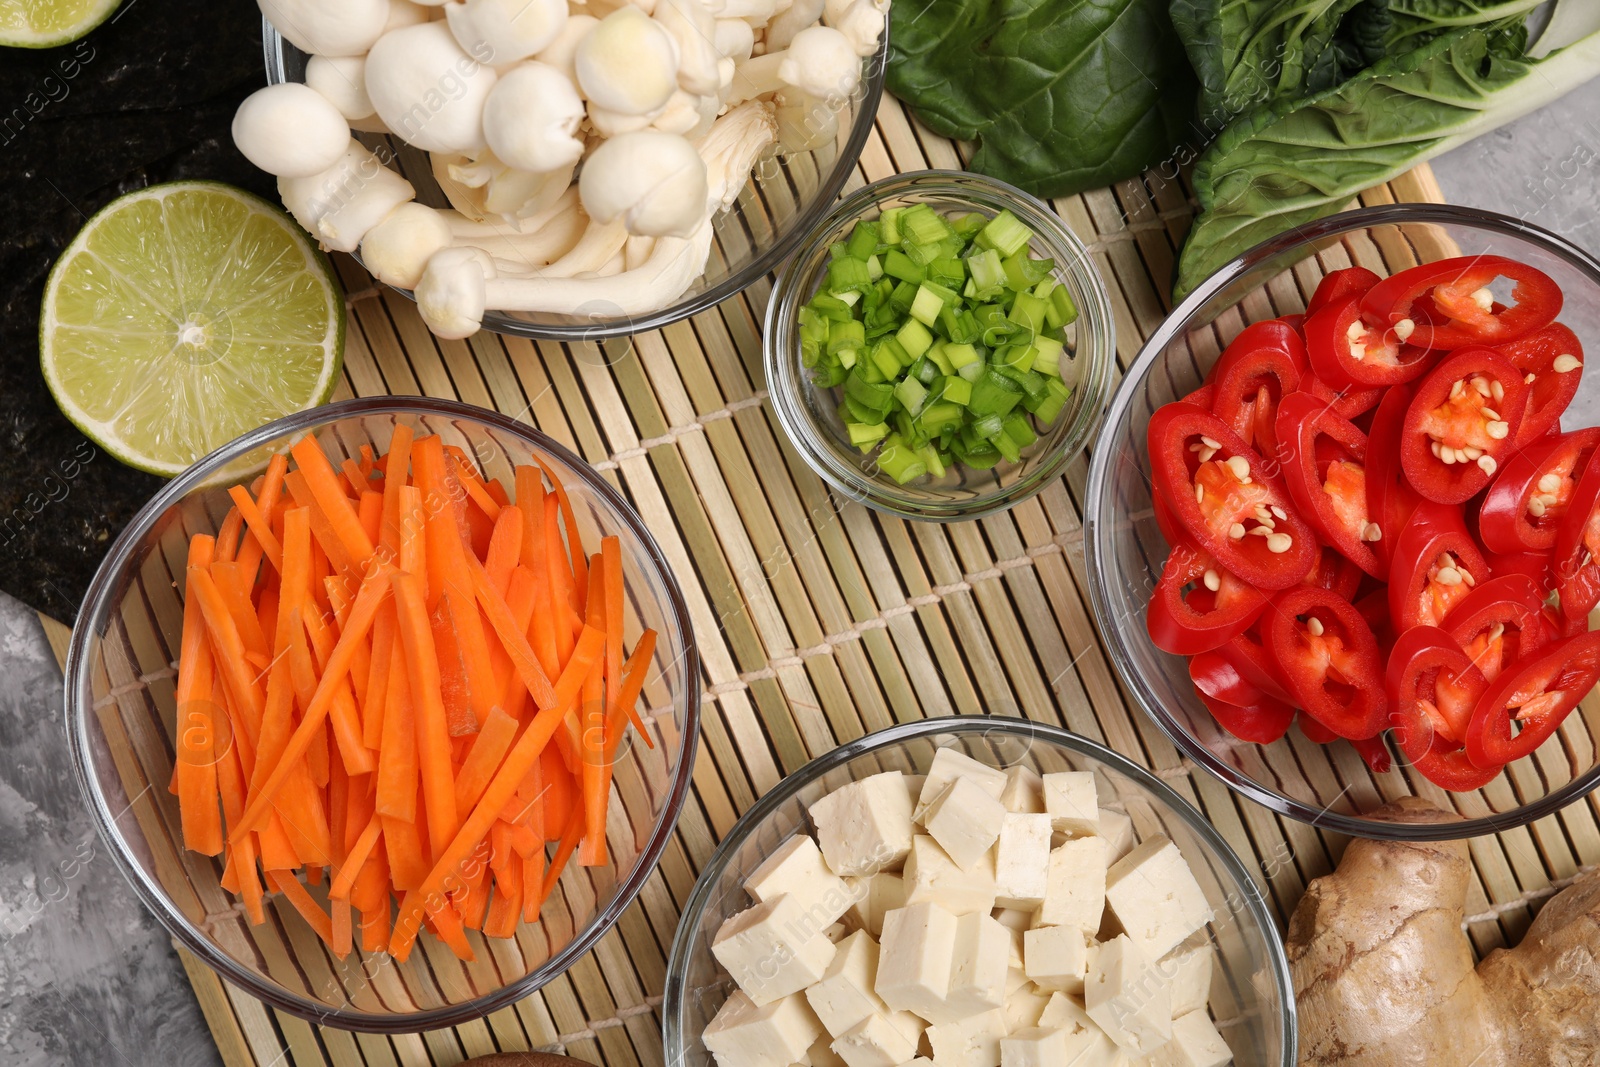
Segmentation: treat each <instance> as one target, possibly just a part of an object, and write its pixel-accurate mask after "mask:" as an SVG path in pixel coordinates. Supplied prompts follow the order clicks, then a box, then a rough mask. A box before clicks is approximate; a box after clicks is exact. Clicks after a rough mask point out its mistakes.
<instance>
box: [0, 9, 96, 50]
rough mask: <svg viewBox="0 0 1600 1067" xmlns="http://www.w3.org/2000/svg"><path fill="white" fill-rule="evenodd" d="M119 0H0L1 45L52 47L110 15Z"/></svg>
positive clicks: (88, 29) (9, 46)
mask: <svg viewBox="0 0 1600 1067" xmlns="http://www.w3.org/2000/svg"><path fill="white" fill-rule="evenodd" d="M121 3H122V0H0V45H5V46H6V47H8V48H54V47H55V46H56V45H61V44H67V43H68V42H70V41H76V40H77V39H78V38H79V37H82V36H84V35H85V34H87V33H88V32H89V31H90V30H92V29H94V28H95V27H96V26H98V25H100V24H101V23H102V22H104V21H105V20H106V19H108V18H110V17H111V13H112V12H113V11H115V10H116V9H117V5H119V4H121Z"/></svg>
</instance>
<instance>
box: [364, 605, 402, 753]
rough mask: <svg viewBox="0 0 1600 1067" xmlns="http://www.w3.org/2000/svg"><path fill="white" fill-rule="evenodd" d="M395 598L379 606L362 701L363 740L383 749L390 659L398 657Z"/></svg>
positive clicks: (373, 627) (373, 628) (378, 748)
mask: <svg viewBox="0 0 1600 1067" xmlns="http://www.w3.org/2000/svg"><path fill="white" fill-rule="evenodd" d="M394 640H395V621H394V601H393V600H390V601H388V602H387V603H385V604H384V605H383V606H382V607H380V608H379V609H378V617H377V618H376V619H375V620H373V623H372V656H371V658H370V661H369V663H368V665H367V692H366V695H365V696H364V697H363V699H362V701H361V743H362V744H363V745H365V746H366V747H367V748H370V749H371V750H372V751H374V752H381V751H382V750H383V713H384V709H385V707H386V706H387V704H386V702H387V700H388V697H389V663H390V661H391V660H392V659H393V658H394Z"/></svg>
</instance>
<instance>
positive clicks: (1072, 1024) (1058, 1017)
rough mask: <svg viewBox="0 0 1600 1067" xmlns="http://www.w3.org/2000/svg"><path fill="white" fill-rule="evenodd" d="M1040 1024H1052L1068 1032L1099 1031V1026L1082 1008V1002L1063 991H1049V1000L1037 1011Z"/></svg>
mask: <svg viewBox="0 0 1600 1067" xmlns="http://www.w3.org/2000/svg"><path fill="white" fill-rule="evenodd" d="M1039 1025H1040V1026H1053V1027H1056V1028H1057V1029H1061V1030H1066V1031H1067V1032H1068V1033H1077V1032H1078V1031H1080V1030H1092V1031H1095V1032H1097V1033H1098V1032H1099V1030H1100V1026H1099V1024H1098V1023H1096V1022H1095V1021H1094V1020H1093V1019H1091V1018H1089V1013H1088V1012H1086V1011H1084V1010H1083V1003H1082V1002H1081V1001H1080V1000H1079V999H1078V998H1077V997H1069V996H1067V995H1066V994H1065V993H1051V994H1050V1000H1049V1002H1048V1003H1047V1004H1045V1006H1044V1010H1043V1011H1041V1012H1040V1013H1039Z"/></svg>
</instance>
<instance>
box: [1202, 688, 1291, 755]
mask: <svg viewBox="0 0 1600 1067" xmlns="http://www.w3.org/2000/svg"><path fill="white" fill-rule="evenodd" d="M1199 697H1200V703H1202V704H1204V705H1205V706H1206V710H1207V711H1209V712H1211V717H1212V718H1213V719H1216V720H1217V725H1218V726H1221V727H1222V728H1223V729H1224V730H1226V731H1228V733H1230V734H1232V735H1233V736H1234V737H1237V738H1238V739H1239V740H1241V741H1249V742H1251V743H1252V744H1257V745H1270V744H1272V742H1274V741H1276V740H1278V738H1280V737H1282V736H1283V735H1284V734H1286V733H1288V732H1289V724H1290V723H1292V722H1294V709H1293V708H1291V707H1290V706H1289V705H1287V704H1282V703H1279V702H1278V701H1276V700H1273V699H1272V698H1271V697H1264V698H1263V703H1261V704H1251V705H1244V706H1241V705H1238V704H1230V703H1228V702H1227V701H1226V700H1218V699H1216V698H1215V697H1211V696H1207V695H1206V694H1205V693H1204V692H1201V693H1199Z"/></svg>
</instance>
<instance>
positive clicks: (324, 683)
mask: <svg viewBox="0 0 1600 1067" xmlns="http://www.w3.org/2000/svg"><path fill="white" fill-rule="evenodd" d="M389 574H390V569H389V568H386V567H380V568H378V569H376V570H374V571H373V573H372V574H371V575H370V576H369V577H368V578H366V579H365V580H364V581H363V582H362V583H361V590H360V592H358V593H357V594H356V602H355V606H354V607H352V608H351V609H350V624H349V625H348V626H346V627H345V628H344V632H343V633H341V634H340V635H339V643H338V644H337V645H335V646H334V648H333V654H332V655H330V656H329V657H328V663H327V665H326V666H325V667H324V669H323V672H322V677H321V679H319V680H318V682H317V691H316V693H315V694H314V695H313V696H312V698H311V704H310V706H309V707H306V708H303V709H301V713H300V725H299V726H297V727H296V728H295V732H294V735H293V736H292V737H290V738H289V743H288V744H287V745H285V746H284V751H283V758H282V761H281V762H280V763H279V764H278V766H277V767H274V768H273V770H272V773H271V774H270V775H269V776H268V777H267V780H266V781H265V782H264V783H262V786H261V789H260V790H259V791H258V792H257V793H256V794H255V795H254V796H252V797H251V798H250V806H249V807H248V808H247V809H246V810H245V814H244V817H243V818H242V819H241V827H242V828H244V829H254V828H255V823H256V820H258V819H260V818H261V816H262V814H264V812H265V810H266V806H267V805H268V804H269V803H271V800H272V797H273V795H274V794H275V793H276V792H277V791H278V789H280V788H281V787H282V786H283V780H284V778H286V777H287V776H288V773H289V767H290V765H291V764H292V763H293V762H294V761H295V760H297V759H299V758H300V757H301V756H303V755H305V754H306V750H307V749H308V748H310V747H311V741H312V738H313V737H314V736H315V734H316V730H317V727H318V726H320V725H322V722H323V720H324V719H325V718H327V715H328V711H329V708H330V707H331V705H332V704H333V696H334V693H335V692H336V691H337V689H338V687H339V685H340V684H341V683H343V682H344V681H345V676H346V674H348V672H349V670H350V664H351V662H352V661H353V660H354V659H355V650H356V646H357V645H358V644H360V643H361V641H362V640H363V639H364V638H365V637H366V635H367V631H368V630H369V629H370V628H371V626H372V620H373V618H374V617H375V616H376V615H377V613H378V605H379V604H380V603H382V601H383V598H384V597H386V596H388V595H389ZM190 580H191V581H193V577H191V579H190ZM203 606H204V603H203V602H202V607H203ZM208 622H209V617H208ZM352 728H353V729H354V730H355V738H354V743H355V745H356V746H357V747H358V748H360V730H359V726H358V725H355V724H353V725H352ZM340 747H341V750H342V749H343V744H342V743H341V746H340ZM360 751H361V752H363V753H365V752H366V749H365V748H360ZM369 759H370V757H369ZM369 769H370V768H369Z"/></svg>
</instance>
